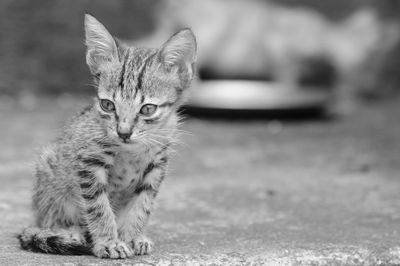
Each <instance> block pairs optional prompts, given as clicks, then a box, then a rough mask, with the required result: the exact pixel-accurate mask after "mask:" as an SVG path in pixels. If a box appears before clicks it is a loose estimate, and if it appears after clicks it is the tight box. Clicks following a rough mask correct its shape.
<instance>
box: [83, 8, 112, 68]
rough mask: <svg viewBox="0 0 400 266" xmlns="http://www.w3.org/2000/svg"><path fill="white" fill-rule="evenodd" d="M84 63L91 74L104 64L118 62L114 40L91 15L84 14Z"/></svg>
mask: <svg viewBox="0 0 400 266" xmlns="http://www.w3.org/2000/svg"><path fill="white" fill-rule="evenodd" d="M85 37H86V40H85V41H86V47H87V50H86V63H87V65H88V66H89V69H90V71H91V72H92V74H98V71H99V68H100V67H101V65H102V64H104V63H106V62H111V61H114V60H118V48H117V44H116V42H115V40H114V38H113V37H112V36H111V34H110V33H109V32H108V31H107V29H106V27H104V25H103V24H101V23H100V22H99V21H98V20H97V19H96V18H94V17H93V16H92V15H89V14H85Z"/></svg>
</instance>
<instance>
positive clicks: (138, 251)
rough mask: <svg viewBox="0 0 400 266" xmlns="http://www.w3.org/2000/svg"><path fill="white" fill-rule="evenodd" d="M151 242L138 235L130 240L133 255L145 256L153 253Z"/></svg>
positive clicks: (145, 237)
mask: <svg viewBox="0 0 400 266" xmlns="http://www.w3.org/2000/svg"><path fill="white" fill-rule="evenodd" d="M153 245H154V243H153V241H151V239H150V238H148V237H147V236H144V235H140V236H138V237H136V238H135V239H134V240H132V247H133V252H134V253H135V255H147V254H150V253H151V252H152V251H153Z"/></svg>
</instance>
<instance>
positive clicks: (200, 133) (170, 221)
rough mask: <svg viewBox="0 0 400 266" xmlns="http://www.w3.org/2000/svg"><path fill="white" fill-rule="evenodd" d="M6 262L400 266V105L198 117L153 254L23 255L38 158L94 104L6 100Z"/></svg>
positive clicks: (165, 195) (1, 190)
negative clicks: (316, 114)
mask: <svg viewBox="0 0 400 266" xmlns="http://www.w3.org/2000/svg"><path fill="white" fill-rule="evenodd" d="M0 103H1V104H0V105H1V110H0V129H1V130H0V139H1V150H0V182H1V183H0V265H47V264H48V265H68V266H72V265H133V264H139V265H400V176H399V170H400V156H399V155H400V123H399V117H400V105H399V104H398V103H396V102H393V103H387V104H385V105H383V104H377V105H370V106H368V107H364V108H361V109H360V110H357V111H354V112H352V113H351V114H348V115H346V116H343V117H341V118H338V119H333V120H327V121H290V122H278V121H268V120H253V121H243V120H242V121H234V122H229V121H224V120H219V121H218V120H213V121H207V120H199V119H188V120H187V121H186V123H185V124H184V126H183V127H182V129H184V130H186V131H189V132H191V134H185V135H183V136H182V138H181V139H182V143H183V144H182V145H180V146H176V147H175V149H176V153H175V155H174V158H173V160H172V165H171V170H170V175H169V177H168V178H167V179H166V181H165V183H164V184H163V186H162V189H161V192H160V194H159V198H158V207H157V209H156V211H155V213H154V215H153V216H152V218H151V223H150V227H149V230H148V233H149V236H150V237H151V238H152V239H153V240H154V242H155V244H156V246H155V252H154V254H153V255H151V256H143V257H136V258H132V259H129V260H101V259H96V258H94V257H91V256H57V255H46V254H38V253H31V252H26V251H22V250H20V248H19V245H18V242H17V240H16V238H15V237H14V235H15V234H17V233H18V232H19V231H20V230H21V229H22V228H23V227H25V226H28V225H29V224H30V223H31V221H32V217H31V215H30V211H29V210H30V207H29V205H30V194H31V191H30V188H31V185H32V179H31V171H32V166H31V158H32V155H33V154H34V152H35V149H36V148H37V147H38V146H40V145H42V144H45V143H47V142H48V141H50V140H51V139H53V138H54V136H55V134H56V130H57V128H58V127H59V126H60V125H62V123H63V121H65V119H66V118H67V117H69V116H70V115H71V114H72V113H73V112H74V110H76V108H77V107H78V106H82V105H83V104H84V101H83V100H77V99H73V98H68V97H66V98H65V99H64V98H61V99H58V100H56V99H53V100H50V99H43V100H40V101H39V102H36V103H35V101H33V100H32V99H28V101H27V102H26V101H25V102H23V105H24V106H25V109H21V108H17V107H16V106H17V105H16V104H15V103H14V104H13V102H12V101H11V100H10V99H6V100H4V99H2V100H1V101H0Z"/></svg>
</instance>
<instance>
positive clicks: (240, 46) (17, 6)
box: [0, 0, 400, 109]
mask: <svg viewBox="0 0 400 266" xmlns="http://www.w3.org/2000/svg"><path fill="white" fill-rule="evenodd" d="M85 11H88V12H90V13H92V14H94V15H95V16H96V17H97V18H98V19H99V20H100V21H101V22H103V23H104V24H105V25H106V27H107V28H108V29H109V30H110V31H111V32H112V33H113V34H114V35H115V36H117V37H118V38H120V39H123V40H128V41H130V42H131V43H133V44H145V45H153V46H158V45H160V44H161V43H162V42H163V41H165V39H166V38H167V37H168V36H170V34H172V33H173V32H175V31H176V30H178V29H179V28H182V27H186V26H190V27H192V28H193V30H194V31H195V32H196V34H197V36H198V39H199V58H198V61H199V65H198V70H199V71H198V72H199V75H198V76H199V77H200V78H201V79H205V80H209V79H211V80H215V79H224V80H226V79H229V80H231V79H240V80H243V79H244V80H257V81H278V83H279V84H284V86H283V87H286V88H287V87H291V86H298V85H300V86H303V87H304V86H314V87H315V86H317V87H319V90H323V91H324V93H325V92H326V93H328V91H330V92H331V91H332V88H333V87H334V88H335V89H334V90H335V91H336V93H335V94H336V95H340V97H341V98H340V99H342V100H343V99H344V100H346V99H348V98H352V99H354V96H355V98H358V97H361V98H363V97H364V98H381V97H392V96H393V95H397V94H398V87H399V83H400V80H399V78H398V77H399V75H398V73H397V72H398V71H397V70H398V69H399V66H400V62H399V61H400V56H399V53H400V42H399V40H400V38H399V36H400V30H399V27H400V26H399V25H400V22H399V19H398V16H397V14H399V12H400V4H399V2H398V1H396V0H338V1H319V0H284V1H267V0H252V1H240V0H234V1H227V0H216V1H213V0H206V1H201V2H199V1H194V0H187V1H183V0H181V1H180V0H167V1H157V0H146V1H145V0H134V1H133V0H129V1H128V0H125V1H124V0H119V1H106V0H98V1H92V0H81V1H74V2H66V1H53V0H40V1H35V2H33V1H29V0H19V1H12V0H4V1H1V3H0V12H1V15H0V40H1V41H0V51H1V52H0V94H3V95H8V96H9V97H11V98H10V99H15V97H17V98H18V97H25V98H26V99H31V98H32V97H36V96H37V95H39V94H50V95H60V94H63V95H65V94H89V93H92V92H93V90H92V88H90V86H87V84H88V83H90V80H89V78H88V70H87V68H86V65H85V61H84V58H85V56H84V54H85V47H84V45H83V42H84V40H83V14H84V12H85ZM247 85H248V84H247ZM279 86H281V85H279ZM239 87H240V86H239ZM265 87H267V86H265ZM207 88H208V87H207ZM212 88H214V87H213V86H212ZM265 90H266V91H268V88H266V89H265ZM293 91H295V90H293ZM293 91H292V92H290V93H292V95H290V94H289V95H288V97H286V96H287V95H286V94H285V95H284V97H286V98H290V97H292V98H294V99H297V98H296V97H301V93H297V94H296V93H295V92H293ZM245 94H246V92H245ZM272 94H274V93H272ZM298 94H300V96H299V95H298ZM303 94H306V93H303ZM256 95H257V92H256ZM203 96H204V95H195V96H194V97H200V98H199V99H197V98H196V99H195V101H197V100H199V101H200V102H195V103H194V105H196V104H199V105H200V107H203V106H202V104H203V102H202V101H204V100H207V99H208V98H207V97H206V98H205V99H203V98H201V97H203ZM206 96H207V95H206ZM325 96H326V95H325ZM261 97H264V96H262V95H261ZM265 97H266V98H268V96H265ZM279 97H280V96H279ZM279 97H277V101H278V102H279V101H280V100H281V99H280V98H279ZM282 97H283V96H282ZM254 98H257V97H252V96H250V97H249V100H250V102H251V101H252V99H254ZM7 99H9V98H8V97H7ZM318 99H319V100H320V102H321V101H323V100H324V96H322V98H321V97H320V98H318V97H317V99H316V100H315V101H317V102H318ZM31 100H32V99H31ZM235 100H237V99H233V101H235ZM272 101H274V100H272ZM299 101H300V102H301V99H299ZM295 103H296V101H295V102H293V103H292V102H289V103H287V102H282V104H288V105H289V106H290V105H291V104H292V105H293V104H295ZM216 104H218V103H216ZM236 106H237V104H236V102H234V103H233V108H234V107H236ZM269 106H270V107H272V108H274V106H273V105H271V103H270V102H268V101H266V102H261V105H260V108H261V109H262V108H263V107H266V108H268V107H269ZM278 106H279V104H278ZM205 107H208V106H205ZM228 107H230V106H228ZM239 109H240V108H239Z"/></svg>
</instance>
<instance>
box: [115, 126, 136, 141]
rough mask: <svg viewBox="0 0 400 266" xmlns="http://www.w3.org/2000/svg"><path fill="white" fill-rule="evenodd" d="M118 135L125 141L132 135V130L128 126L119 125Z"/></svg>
mask: <svg viewBox="0 0 400 266" xmlns="http://www.w3.org/2000/svg"><path fill="white" fill-rule="evenodd" d="M117 133H118V136H119V137H120V138H121V139H122V140H123V141H126V140H127V139H129V138H130V137H131V135H132V130H131V129H130V128H129V127H123V126H119V127H118V129H117Z"/></svg>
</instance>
